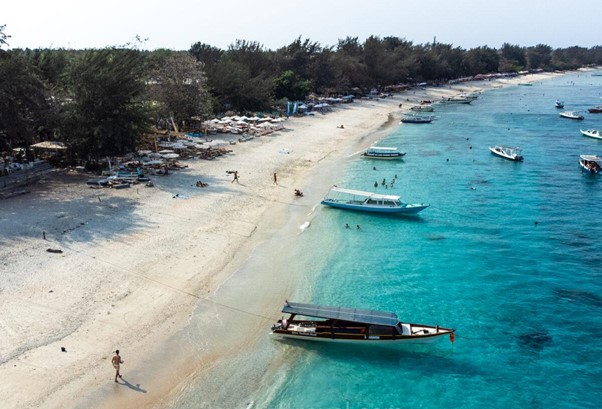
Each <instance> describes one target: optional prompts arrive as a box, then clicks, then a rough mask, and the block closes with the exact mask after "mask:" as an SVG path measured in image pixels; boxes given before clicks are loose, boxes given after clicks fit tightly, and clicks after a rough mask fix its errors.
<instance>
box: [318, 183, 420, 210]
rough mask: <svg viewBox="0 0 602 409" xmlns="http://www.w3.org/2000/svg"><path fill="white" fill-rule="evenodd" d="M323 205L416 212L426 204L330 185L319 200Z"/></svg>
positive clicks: (347, 208) (353, 208) (346, 208)
mask: <svg viewBox="0 0 602 409" xmlns="http://www.w3.org/2000/svg"><path fill="white" fill-rule="evenodd" d="M321 203H322V204H323V205H325V206H330V207H336V208H339V209H345V210H357V211H360V212H373V213H401V214H416V213H418V212H420V211H422V210H424V209H426V208H427V207H429V205H427V204H422V203H421V204H409V203H404V202H402V201H401V200H400V198H399V196H395V195H381V194H378V193H371V192H364V191H361V190H352V189H342V188H339V187H336V186H335V187H332V188H331V189H330V191H329V192H328V194H327V195H326V196H325V197H324V199H323V200H322V202H321Z"/></svg>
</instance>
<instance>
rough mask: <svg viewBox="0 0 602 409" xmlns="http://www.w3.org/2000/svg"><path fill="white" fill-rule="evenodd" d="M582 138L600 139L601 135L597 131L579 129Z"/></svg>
mask: <svg viewBox="0 0 602 409" xmlns="http://www.w3.org/2000/svg"><path fill="white" fill-rule="evenodd" d="M580 131H581V134H582V135H583V136H589V137H590V138H595V139H602V133H601V132H600V131H599V130H597V129H585V130H583V129H580Z"/></svg>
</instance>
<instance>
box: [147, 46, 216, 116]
mask: <svg viewBox="0 0 602 409" xmlns="http://www.w3.org/2000/svg"><path fill="white" fill-rule="evenodd" d="M147 59H148V60H149V62H148V65H149V77H148V81H147V83H148V86H147V96H148V99H149V100H150V101H152V102H153V104H154V105H155V109H156V112H157V114H158V115H159V116H160V117H161V118H168V119H173V120H174V121H175V122H176V123H181V122H182V121H185V120H188V119H189V118H190V117H207V116H208V115H209V113H210V110H211V104H210V97H209V94H208V92H207V90H206V86H205V84H206V82H207V79H206V77H205V74H204V73H203V69H202V67H203V65H202V64H201V63H199V62H197V60H196V59H195V58H194V57H193V56H192V55H190V54H189V53H186V52H182V51H180V52H176V51H168V50H167V51H166V50H159V51H155V52H153V53H152V54H151V55H150V56H149V57H148V58H147Z"/></svg>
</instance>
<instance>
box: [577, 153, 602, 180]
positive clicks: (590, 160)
mask: <svg viewBox="0 0 602 409" xmlns="http://www.w3.org/2000/svg"><path fill="white" fill-rule="evenodd" d="M579 166H581V169H582V170H584V171H586V172H588V173H591V174H592V175H596V174H598V173H600V171H601V169H602V158H600V157H599V156H598V155H581V156H579Z"/></svg>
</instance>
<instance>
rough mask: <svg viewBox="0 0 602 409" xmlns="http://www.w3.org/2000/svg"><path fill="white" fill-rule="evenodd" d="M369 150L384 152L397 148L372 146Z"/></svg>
mask: <svg viewBox="0 0 602 409" xmlns="http://www.w3.org/2000/svg"><path fill="white" fill-rule="evenodd" d="M368 151H375V152H377V151H382V152H397V148H395V147H392V146H371V147H369V148H368Z"/></svg>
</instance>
